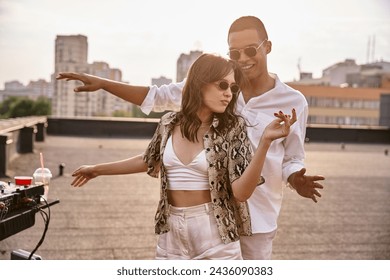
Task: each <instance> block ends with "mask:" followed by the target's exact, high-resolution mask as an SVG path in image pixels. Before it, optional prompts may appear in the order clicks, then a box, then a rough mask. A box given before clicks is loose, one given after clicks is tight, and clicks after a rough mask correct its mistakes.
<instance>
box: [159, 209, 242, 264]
mask: <svg viewBox="0 0 390 280" xmlns="http://www.w3.org/2000/svg"><path fill="white" fill-rule="evenodd" d="M169 211H170V215H169V219H168V220H169V225H170V231H169V232H167V233H164V234H162V235H160V236H159V239H158V243H157V249H156V259H157V260H167V259H170V260H191V259H193V260H201V259H209V260H211V259H213V260H229V259H231V260H232V259H233V260H241V259H242V256H241V248H240V243H239V241H236V242H231V243H228V244H224V243H223V242H222V240H221V237H220V235H219V233H218V228H217V222H216V220H215V217H214V213H213V210H212V206H211V203H206V204H201V205H197V206H193V207H173V206H170V210H169Z"/></svg>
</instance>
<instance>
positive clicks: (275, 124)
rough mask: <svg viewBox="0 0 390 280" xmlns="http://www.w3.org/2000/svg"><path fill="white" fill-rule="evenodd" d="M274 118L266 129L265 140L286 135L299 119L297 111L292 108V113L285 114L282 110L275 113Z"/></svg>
mask: <svg viewBox="0 0 390 280" xmlns="http://www.w3.org/2000/svg"><path fill="white" fill-rule="evenodd" d="M274 115H275V117H276V119H275V120H273V121H272V122H271V123H270V124H269V125H267V127H266V128H265V130H264V133H263V138H264V140H268V141H273V140H275V139H278V138H282V137H286V136H287V135H288V134H289V133H290V127H291V126H292V125H293V124H294V123H295V122H296V121H297V113H296V112H295V109H292V115H285V114H284V113H283V112H282V111H279V112H278V113H275V114H274Z"/></svg>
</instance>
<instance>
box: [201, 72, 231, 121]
mask: <svg viewBox="0 0 390 280" xmlns="http://www.w3.org/2000/svg"><path fill="white" fill-rule="evenodd" d="M236 90H237V91H238V85H237V84H236V82H235V79H234V72H233V71H231V72H230V73H229V74H228V75H227V76H225V77H223V78H222V79H221V80H219V81H216V82H213V83H210V84H207V85H205V86H204V87H203V88H202V107H201V112H202V113H203V114H212V113H223V112H225V110H226V108H227V106H228V105H229V103H230V101H231V100H232V97H233V94H234V91H236ZM232 91H233V92H232ZM237 93H238V92H237Z"/></svg>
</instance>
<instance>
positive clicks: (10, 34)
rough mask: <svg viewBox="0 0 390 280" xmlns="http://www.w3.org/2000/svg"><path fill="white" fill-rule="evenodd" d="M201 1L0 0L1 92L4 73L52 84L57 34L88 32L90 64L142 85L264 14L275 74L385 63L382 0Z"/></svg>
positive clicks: (388, 20) (388, 54) (386, 11)
mask: <svg viewBox="0 0 390 280" xmlns="http://www.w3.org/2000/svg"><path fill="white" fill-rule="evenodd" d="M209 2H210V1H209ZM209 2H206V1H203V0H201V1H197V2H196V3H195V2H192V3H194V4H193V6H190V7H187V6H186V7H182V6H183V5H182V4H181V3H182V2H180V1H174V0H167V1H164V2H161V1H144V2H139V1H131V2H130V1H124V0H114V1H111V2H110V5H111V6H109V5H108V4H107V2H102V1H90V0H87V1H82V2H76V1H73V0H69V1H67V5H64V4H62V2H59V1H49V0H37V1H32V0H13V1H11V0H0V26H1V28H0V61H2V66H1V67H0V89H3V88H4V83H5V82H8V81H12V80H18V81H20V82H22V83H23V84H25V85H26V84H27V83H28V82H29V81H30V80H38V79H45V80H47V81H50V75H51V74H52V73H54V41H55V38H56V36H57V35H77V34H82V35H85V36H87V37H88V51H89V53H88V62H89V63H92V62H94V61H104V62H106V63H108V64H109V65H110V67H111V68H118V69H120V70H121V71H122V74H123V80H124V81H127V82H130V83H132V84H138V85H143V84H146V85H148V84H150V82H151V79H152V78H156V77H160V76H165V77H168V78H172V79H173V80H175V77H176V62H177V59H178V57H179V56H180V54H181V53H189V52H190V51H192V50H201V51H203V52H214V53H219V54H222V55H224V54H225V53H226V51H227V48H228V46H227V42H226V35H227V31H228V28H229V26H230V24H231V22H232V21H233V20H234V19H236V18H238V17H240V16H243V15H254V16H257V17H259V18H260V19H262V20H263V22H264V24H265V26H266V28H267V31H268V35H269V37H270V38H269V39H270V40H271V41H272V43H273V50H272V52H271V53H270V54H269V56H268V60H269V62H268V64H269V71H270V72H274V73H277V74H278V75H279V77H280V78H281V80H283V81H292V80H294V79H298V73H299V72H298V64H299V66H300V68H301V71H303V72H312V73H313V76H314V77H319V76H321V73H322V70H323V69H325V68H326V67H328V66H330V65H332V64H334V63H337V62H340V61H344V60H345V59H347V58H351V59H355V60H356V62H357V63H358V64H364V63H366V62H372V61H376V60H381V59H383V60H386V61H389V60H390V2H389V1H386V0H374V1H372V0H371V1H370V0H358V1H352V0H345V1H336V0H329V1H326V2H323V1H319V0H315V1H310V2H306V3H305V1H303V0H294V1H275V2H276V3H268V1H254V0H243V1H240V5H237V2H233V1H223V2H217V3H215V2H211V3H209ZM76 3H77V4H76ZM96 3H97V4H96ZM61 4H62V5H61ZM26 22H27V23H28V24H26Z"/></svg>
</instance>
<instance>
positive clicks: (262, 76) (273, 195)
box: [57, 16, 325, 259]
mask: <svg viewBox="0 0 390 280" xmlns="http://www.w3.org/2000/svg"><path fill="white" fill-rule="evenodd" d="M228 44H229V56H230V58H231V59H233V60H236V61H237V62H238V63H239V65H240V66H241V68H242V70H243V71H244V73H245V74H246V76H247V78H248V81H249V83H248V86H246V87H245V88H243V89H242V93H241V94H240V95H239V97H238V100H237V111H238V112H239V113H240V114H241V115H242V116H243V117H244V118H245V119H246V120H247V122H248V123H249V124H250V126H249V127H248V134H249V138H250V140H251V144H252V145H253V147H254V148H255V147H257V145H258V143H259V141H260V138H261V136H262V134H263V131H264V128H265V126H266V125H267V124H268V123H269V122H270V121H271V120H272V119H274V112H275V110H281V111H284V112H289V111H291V110H292V108H295V110H296V114H297V119H298V121H297V122H296V123H295V125H294V126H293V127H292V128H291V131H290V134H289V135H288V136H287V137H286V138H284V139H279V140H277V141H274V142H273V143H272V145H271V147H270V148H269V151H268V153H267V158H266V161H265V164H264V168H263V173H262V174H263V176H264V178H265V183H264V184H263V185H262V187H259V188H256V190H255V191H254V193H253V195H252V196H251V197H250V198H249V199H248V205H249V209H250V213H251V222H252V232H253V235H252V236H243V237H241V239H240V243H241V250H242V255H243V258H244V259H271V255H272V242H273V239H274V237H275V235H276V231H277V219H278V216H279V212H280V208H281V204H282V198H283V182H288V184H289V185H290V186H291V187H292V188H293V189H295V190H296V191H297V193H298V194H300V195H301V196H303V197H307V198H311V199H312V200H313V201H314V202H317V198H316V196H317V197H321V194H320V193H319V192H318V190H317V189H322V188H323V186H322V185H321V184H320V183H318V182H317V181H319V180H324V179H325V178H324V177H323V176H306V175H305V172H306V169H305V168H304V163H303V161H304V139H305V133H306V121H307V116H308V104H307V102H306V99H305V97H304V96H303V95H302V94H301V93H300V92H298V91H296V90H294V89H292V88H291V87H289V86H287V85H286V84H284V83H282V82H281V81H280V80H279V78H278V77H277V76H276V75H275V74H271V73H269V72H268V67H267V55H268V54H269V53H270V52H271V50H272V43H271V41H269V40H268V35H267V31H266V29H265V27H264V25H263V23H262V22H261V20H259V19H258V18H256V17H253V16H245V17H241V18H239V19H237V20H235V21H234V22H233V23H232V25H231V27H230V29H229V34H228ZM57 79H68V80H80V81H82V82H83V83H84V85H83V86H80V87H77V88H76V89H75V91H94V90H97V89H104V90H106V91H108V92H110V93H112V94H114V95H116V96H118V97H121V98H123V99H125V100H127V101H130V102H132V103H135V104H137V105H140V106H141V109H142V110H143V111H144V112H145V113H150V111H151V110H154V111H164V110H179V108H180V103H181V89H182V87H183V83H179V84H170V85H165V86H162V87H160V88H157V87H156V86H153V87H151V88H148V87H139V86H131V85H127V84H124V83H119V82H114V81H110V80H105V79H101V78H98V77H95V76H90V75H83V74H74V73H62V74H60V75H59V76H58V77H57Z"/></svg>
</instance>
